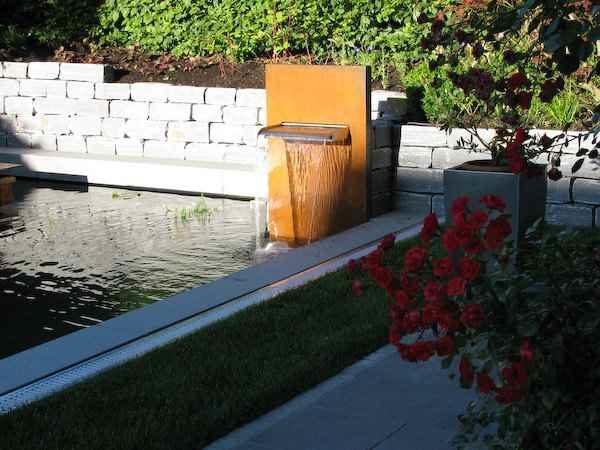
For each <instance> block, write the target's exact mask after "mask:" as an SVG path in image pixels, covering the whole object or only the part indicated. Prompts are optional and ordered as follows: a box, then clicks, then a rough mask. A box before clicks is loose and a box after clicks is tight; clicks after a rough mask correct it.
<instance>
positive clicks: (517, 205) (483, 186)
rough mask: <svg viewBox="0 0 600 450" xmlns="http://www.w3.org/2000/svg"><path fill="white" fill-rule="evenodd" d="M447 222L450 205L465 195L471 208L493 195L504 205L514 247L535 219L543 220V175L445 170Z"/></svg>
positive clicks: (449, 218)
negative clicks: (510, 226)
mask: <svg viewBox="0 0 600 450" xmlns="http://www.w3.org/2000/svg"><path fill="white" fill-rule="evenodd" d="M444 189H445V209H446V223H448V224H449V223H451V222H452V217H451V211H452V203H453V202H454V200H455V199H456V198H458V197H462V196H468V197H469V198H470V199H471V205H470V206H471V208H473V209H484V208H485V207H484V206H483V205H481V203H479V200H480V198H481V197H483V196H484V195H487V194H494V195H497V196H499V197H501V198H502V199H504V201H505V202H506V213H507V214H509V215H510V216H511V217H510V220H511V224H512V228H513V233H512V238H513V240H514V242H515V245H516V244H517V243H518V240H519V238H520V237H522V236H523V234H524V233H525V231H526V230H527V228H529V227H530V226H531V225H532V224H533V223H534V222H535V221H536V220H537V219H539V218H540V217H544V211H545V208H546V189H547V188H546V175H545V172H544V173H542V174H540V175H538V176H529V177H528V176H517V175H514V174H512V173H506V172H476V171H471V170H463V169H460V168H458V167H457V168H453V169H447V170H445V171H444Z"/></svg>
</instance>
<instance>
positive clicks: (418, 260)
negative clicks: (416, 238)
mask: <svg viewBox="0 0 600 450" xmlns="http://www.w3.org/2000/svg"><path fill="white" fill-rule="evenodd" d="M426 258H427V250H425V249H424V248H423V247H413V248H411V249H410V250H409V251H407V252H406V255H404V268H405V269H406V270H407V271H408V272H415V271H417V270H419V269H420V268H421V267H423V264H424V263H425V259H426Z"/></svg>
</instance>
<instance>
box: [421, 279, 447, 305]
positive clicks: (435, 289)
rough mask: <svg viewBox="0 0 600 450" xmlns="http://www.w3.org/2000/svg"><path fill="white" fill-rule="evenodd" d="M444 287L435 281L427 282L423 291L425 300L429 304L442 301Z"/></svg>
mask: <svg viewBox="0 0 600 450" xmlns="http://www.w3.org/2000/svg"><path fill="white" fill-rule="evenodd" d="M444 293H445V292H444V286H442V285H441V284H439V283H436V282H435V281H433V280H432V281H429V282H428V283H427V284H426V285H425V288H424V289H423V296H424V297H425V300H426V301H428V302H431V303H439V302H441V301H442V300H443V299H444Z"/></svg>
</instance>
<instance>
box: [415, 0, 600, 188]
mask: <svg viewBox="0 0 600 450" xmlns="http://www.w3.org/2000/svg"><path fill="white" fill-rule="evenodd" d="M421 21H423V22H428V21H429V22H430V23H431V28H430V34H429V35H428V36H427V37H425V38H424V39H423V40H422V47H423V49H425V50H428V51H429V53H428V54H426V56H424V60H426V61H427V62H428V64H429V66H430V67H431V68H435V69H441V70H436V74H437V75H436V77H437V78H436V79H435V80H433V84H437V85H444V84H449V85H452V86H453V87H454V88H455V89H458V90H460V91H461V92H462V95H463V97H464V98H463V99H462V101H455V102H454V104H453V105H452V110H451V111H450V112H449V113H448V114H447V116H446V117H444V118H443V120H442V128H443V129H451V128H463V129H465V130H467V131H468V132H469V136H470V137H469V138H468V139H463V140H462V142H461V145H460V146H461V147H467V148H471V149H472V150H474V151H481V150H484V151H487V152H488V153H489V154H490V155H491V158H492V160H493V162H494V164H495V165H506V166H509V167H510V170H511V171H512V172H513V173H527V172H528V170H529V169H530V168H531V166H532V163H533V162H534V161H535V162H539V161H540V160H542V159H543V158H544V157H546V159H547V160H548V162H550V166H551V167H550V171H549V176H550V178H551V179H553V180H557V179H559V178H561V177H562V169H561V167H560V166H561V155H562V154H563V153H564V152H565V151H566V150H569V152H570V153H574V152H577V158H578V159H576V160H575V161H573V163H572V167H571V172H572V173H575V172H577V171H578V170H579V169H580V168H581V166H582V165H583V164H584V162H585V158H590V159H596V158H598V151H599V149H600V143H599V142H598V139H597V135H598V133H599V127H598V125H599V122H598V118H599V117H600V104H598V105H595V110H594V112H595V114H594V115H593V116H592V119H591V120H588V121H587V123H585V124H584V125H585V126H586V127H587V128H588V133H585V134H583V135H579V134H577V135H576V136H574V135H569V134H567V133H563V134H561V135H553V136H548V135H547V134H543V135H538V134H530V133H529V132H528V130H527V128H528V124H529V123H531V116H532V114H535V111H532V108H533V106H534V105H535V104H538V105H539V104H540V103H550V102H552V100H553V99H554V98H555V97H556V96H557V95H558V94H559V93H560V92H561V91H562V90H563V89H565V79H564V77H565V76H568V75H571V74H573V73H575V72H576V71H578V72H580V74H581V75H582V77H583V78H585V79H587V82H588V83H591V80H592V79H595V78H594V77H595V76H597V75H600V62H599V58H598V56H599V55H600V0H584V1H579V0H551V1H549V0H506V1H498V0H463V1H462V2H461V4H460V5H459V6H458V7H457V8H454V9H449V10H445V11H440V12H439V13H438V14H437V15H435V16H434V17H433V18H430V17H425V16H423V17H421ZM523 43H526V44H527V45H524V44H523ZM590 86H591V85H590ZM533 109H535V108H533ZM490 117H500V119H501V120H502V123H503V126H500V127H499V128H498V129H497V130H496V133H495V136H493V137H490V136H483V135H482V134H481V133H480V131H479V129H478V127H480V126H481V123H482V122H485V121H486V120H488V119H489V118H490ZM570 125H572V124H570V123H569V124H566V125H565V130H564V131H566V130H567V129H568V128H569V127H570ZM575 147H576V150H573V149H574V148H575Z"/></svg>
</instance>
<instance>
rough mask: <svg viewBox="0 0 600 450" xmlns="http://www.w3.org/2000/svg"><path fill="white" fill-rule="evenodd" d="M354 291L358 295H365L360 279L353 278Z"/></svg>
mask: <svg viewBox="0 0 600 450" xmlns="http://www.w3.org/2000/svg"><path fill="white" fill-rule="evenodd" d="M352 292H354V295H356V296H357V297H360V296H361V295H363V287H362V283H361V282H360V280H352Z"/></svg>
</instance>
